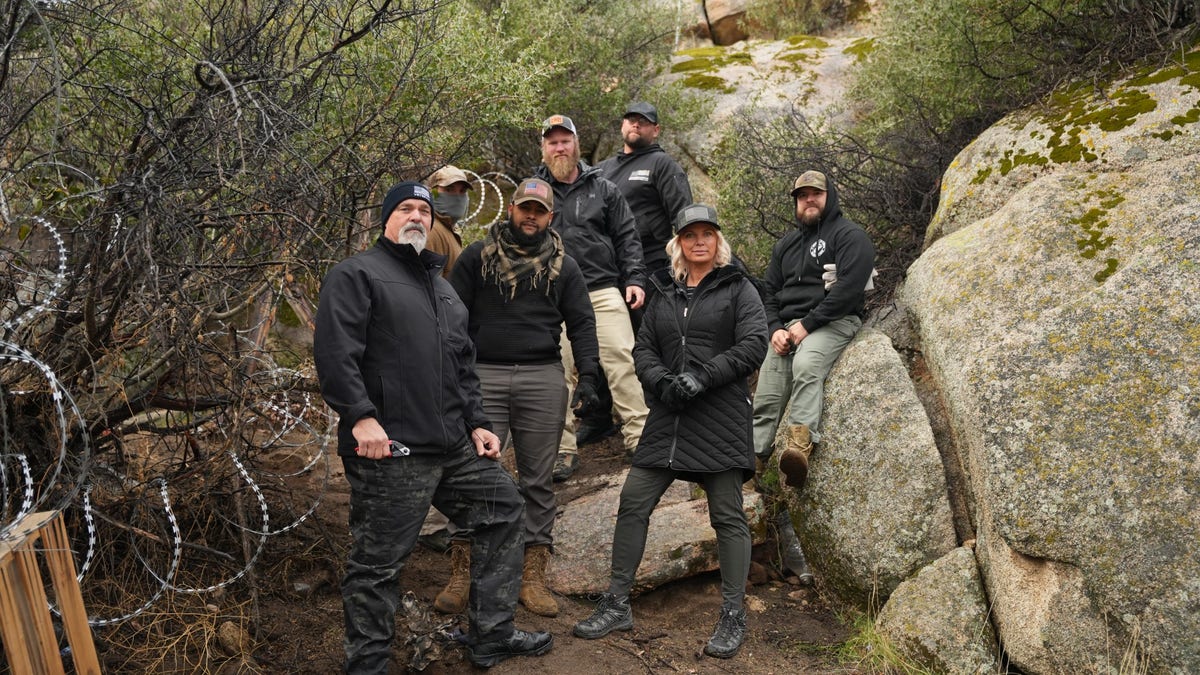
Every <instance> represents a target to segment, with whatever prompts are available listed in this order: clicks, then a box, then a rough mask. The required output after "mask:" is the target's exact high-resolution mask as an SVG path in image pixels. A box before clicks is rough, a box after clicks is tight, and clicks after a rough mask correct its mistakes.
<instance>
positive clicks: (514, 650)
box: [467, 630, 554, 668]
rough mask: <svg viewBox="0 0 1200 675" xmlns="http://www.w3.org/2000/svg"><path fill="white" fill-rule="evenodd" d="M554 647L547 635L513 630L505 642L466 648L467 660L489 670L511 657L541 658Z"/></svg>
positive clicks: (550, 636) (552, 637)
mask: <svg viewBox="0 0 1200 675" xmlns="http://www.w3.org/2000/svg"><path fill="white" fill-rule="evenodd" d="M553 646H554V636H553V635H551V634H549V633H530V632H526V631H523V630H514V631H513V634H512V635H510V636H509V637H508V639H507V640H497V641H495V642H484V643H483V644H478V645H472V646H471V647H468V648H467V659H468V660H469V661H470V662H471V663H472V664H474V665H476V666H478V667H480V668H491V667H492V666H494V665H496V664H497V663H500V662H501V661H503V660H504V659H507V658H511V657H513V656H541V655H542V654H545V653H546V652H548V651H550V648H551V647H553Z"/></svg>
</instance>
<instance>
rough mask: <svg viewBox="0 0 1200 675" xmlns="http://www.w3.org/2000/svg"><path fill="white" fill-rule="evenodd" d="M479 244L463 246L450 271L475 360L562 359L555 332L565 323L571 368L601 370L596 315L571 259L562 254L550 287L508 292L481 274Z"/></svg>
mask: <svg viewBox="0 0 1200 675" xmlns="http://www.w3.org/2000/svg"><path fill="white" fill-rule="evenodd" d="M509 226H511V225H509ZM484 244H485V242H483V241H477V242H475V243H473V244H471V245H470V246H467V248H466V250H464V251H463V252H462V255H460V256H459V257H458V263H457V264H456V265H455V266H454V271H452V272H451V273H450V285H451V286H453V287H454V290H455V291H457V292H458V297H460V298H462V301H463V304H464V305H466V307H467V310H468V311H469V312H470V314H471V318H470V323H469V326H470V334H471V339H472V340H474V341H475V350H476V361H477V362H479V363H491V364H500V365H512V364H520V363H526V364H539V365H540V364H546V363H558V362H559V361H561V360H562V356H561V355H560V354H559V335H560V334H561V332H562V325H563V324H564V323H565V324H566V326H567V339H568V340H570V341H571V353H572V354H574V355H575V368H576V369H577V370H578V371H579V375H580V377H583V376H585V375H588V376H591V377H592V378H593V380H594V379H596V378H597V376H598V373H599V371H600V345H599V343H598V342H597V341H596V316H595V314H594V313H593V312H592V303H591V301H590V300H588V295H587V287H586V286H585V285H584V283H583V273H582V272H580V271H579V265H578V264H577V263H576V262H575V259H574V258H572V257H571V256H564V258H563V264H562V271H561V272H560V273H559V276H558V279H556V280H555V282H554V283H553V284H552V286H551V288H550V291H549V293H547V292H546V290H545V289H543V288H538V289H531V288H530V287H529V284H528V283H527V282H526V283H522V284H521V285H520V286H518V288H517V292H516V295H515V297H512V298H510V297H509V296H508V292H507V291H506V290H502V289H501V288H500V286H499V285H498V284H496V283H495V282H494V281H491V282H489V281H487V280H485V279H484V278H483V259H482V255H481V254H482V252H483V247H484Z"/></svg>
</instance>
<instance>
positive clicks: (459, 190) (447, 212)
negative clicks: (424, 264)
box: [425, 164, 472, 279]
mask: <svg viewBox="0 0 1200 675" xmlns="http://www.w3.org/2000/svg"><path fill="white" fill-rule="evenodd" d="M425 184H426V185H428V186H429V189H430V190H431V191H433V228H432V229H430V230H429V243H428V244H427V246H428V248H429V250H430V251H433V252H434V253H440V254H442V255H444V256H446V266H445V267H444V268H442V276H443V277H445V278H447V279H449V278H450V270H452V269H453V268H454V263H455V262H457V261H458V256H459V255H460V254H461V253H462V249H463V245H462V237H460V236H459V235H458V231H457V229H456V227H457V226H458V221H460V220H462V219H463V218H465V217H466V215H467V206H468V202H469V201H470V195H468V194H467V191H468V190H471V189H472V187H471V179H469V178H467V174H466V172H465V171H463V170H462V169H460V168H458V167H457V166H454V165H453V164H447V165H446V166H443V167H442V168H440V169H438V170H437V171H435V172H433V175H432V176H430V177H429V179H428V180H427V181H426V182H425Z"/></svg>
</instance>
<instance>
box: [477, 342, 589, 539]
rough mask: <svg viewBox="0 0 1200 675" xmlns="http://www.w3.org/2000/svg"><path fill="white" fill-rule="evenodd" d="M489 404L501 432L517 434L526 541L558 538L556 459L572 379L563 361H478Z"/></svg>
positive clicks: (502, 434)
mask: <svg viewBox="0 0 1200 675" xmlns="http://www.w3.org/2000/svg"><path fill="white" fill-rule="evenodd" d="M475 370H476V371H477V372H478V373H479V382H480V386H481V388H482V390H483V410H484V412H485V413H487V416H488V420H490V421H491V423H492V431H494V432H496V435H497V436H499V437H500V447H504V444H505V442H506V440H507V438H508V435H509V434H510V433H511V434H512V441H513V451H514V452H515V453H516V460H517V480H518V482H519V484H520V486H521V494H522V495H524V497H525V545H526V546H536V545H539V544H545V545H547V546H550V545H552V544H553V543H554V539H553V537H552V536H551V531H552V530H553V529H554V517H555V515H556V514H557V512H558V505H557V503H556V502H555V500H554V479H553V474H554V461H555V459H556V458H557V456H558V444H559V441H560V440H561V438H562V433H563V411H564V410H566V408H567V385H566V380H565V379H564V377H563V366H562V363H561V362H557V363H549V364H544V365H507V366H503V365H492V364H487V363H478V364H476V365H475Z"/></svg>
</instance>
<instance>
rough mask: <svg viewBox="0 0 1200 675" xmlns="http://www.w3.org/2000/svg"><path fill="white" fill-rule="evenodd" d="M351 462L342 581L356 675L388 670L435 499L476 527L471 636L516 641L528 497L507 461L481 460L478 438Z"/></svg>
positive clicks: (455, 518) (349, 667)
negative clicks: (403, 580)
mask: <svg viewBox="0 0 1200 675" xmlns="http://www.w3.org/2000/svg"><path fill="white" fill-rule="evenodd" d="M342 464H343V466H345V468H346V479H347V480H348V481H349V482H350V533H351V535H352V536H353V538H354V544H353V546H352V547H351V549H350V558H349V560H348V561H347V563H346V576H345V577H344V578H343V579H342V608H343V610H344V612H345V619H346V638H345V643H344V644H345V649H346V672H348V673H386V672H387V670H388V658H389V656H390V651H391V644H392V639H393V637H394V634H395V626H396V609H397V607H398V605H399V603H400V583H399V578H400V570H401V569H403V567H404V562H405V560H407V559H408V554H409V553H410V552H412V549H413V546H415V545H416V542H417V535H418V534H420V531H421V523H422V522H423V521H424V520H425V514H426V512H428V510H429V505H430V503H432V504H433V505H434V506H436V507H437V508H438V510H439V511H441V512H442V513H444V514H446V516H447V517H448V518H450V520H451V521H452V522H454V523H455V524H457V525H458V526H459V527H461V528H463V529H466V530H470V531H471V532H472V533H473V534H472V537H473V538H472V545H471V600H470V604H469V605H468V614H469V618H470V623H471V629H470V637H471V639H472V640H473V641H475V642H476V643H481V642H490V641H493V640H503V639H506V638H508V636H509V635H511V634H512V631H513V611H514V609H515V608H516V604H517V593H518V592H519V591H520V588H521V567H522V565H523V564H524V555H525V545H524V527H525V502H524V500H522V499H521V495H520V493H519V492H518V490H517V485H516V483H515V482H514V481H513V479H512V477H511V476H509V475H508V473H507V472H505V471H504V469H503V468H501V466H500V463H499V462H497V461H495V460H491V459H487V458H481V457H478V456H477V455H476V454H475V449H474V447H473V446H472V445H471V444H470V443H468V444H466V445H464V446H463V447H461V448H457V449H454V450H451V451H449V452H447V453H446V454H445V455H411V456H408V457H392V458H386V459H381V460H371V459H363V458H360V457H343V458H342Z"/></svg>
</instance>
